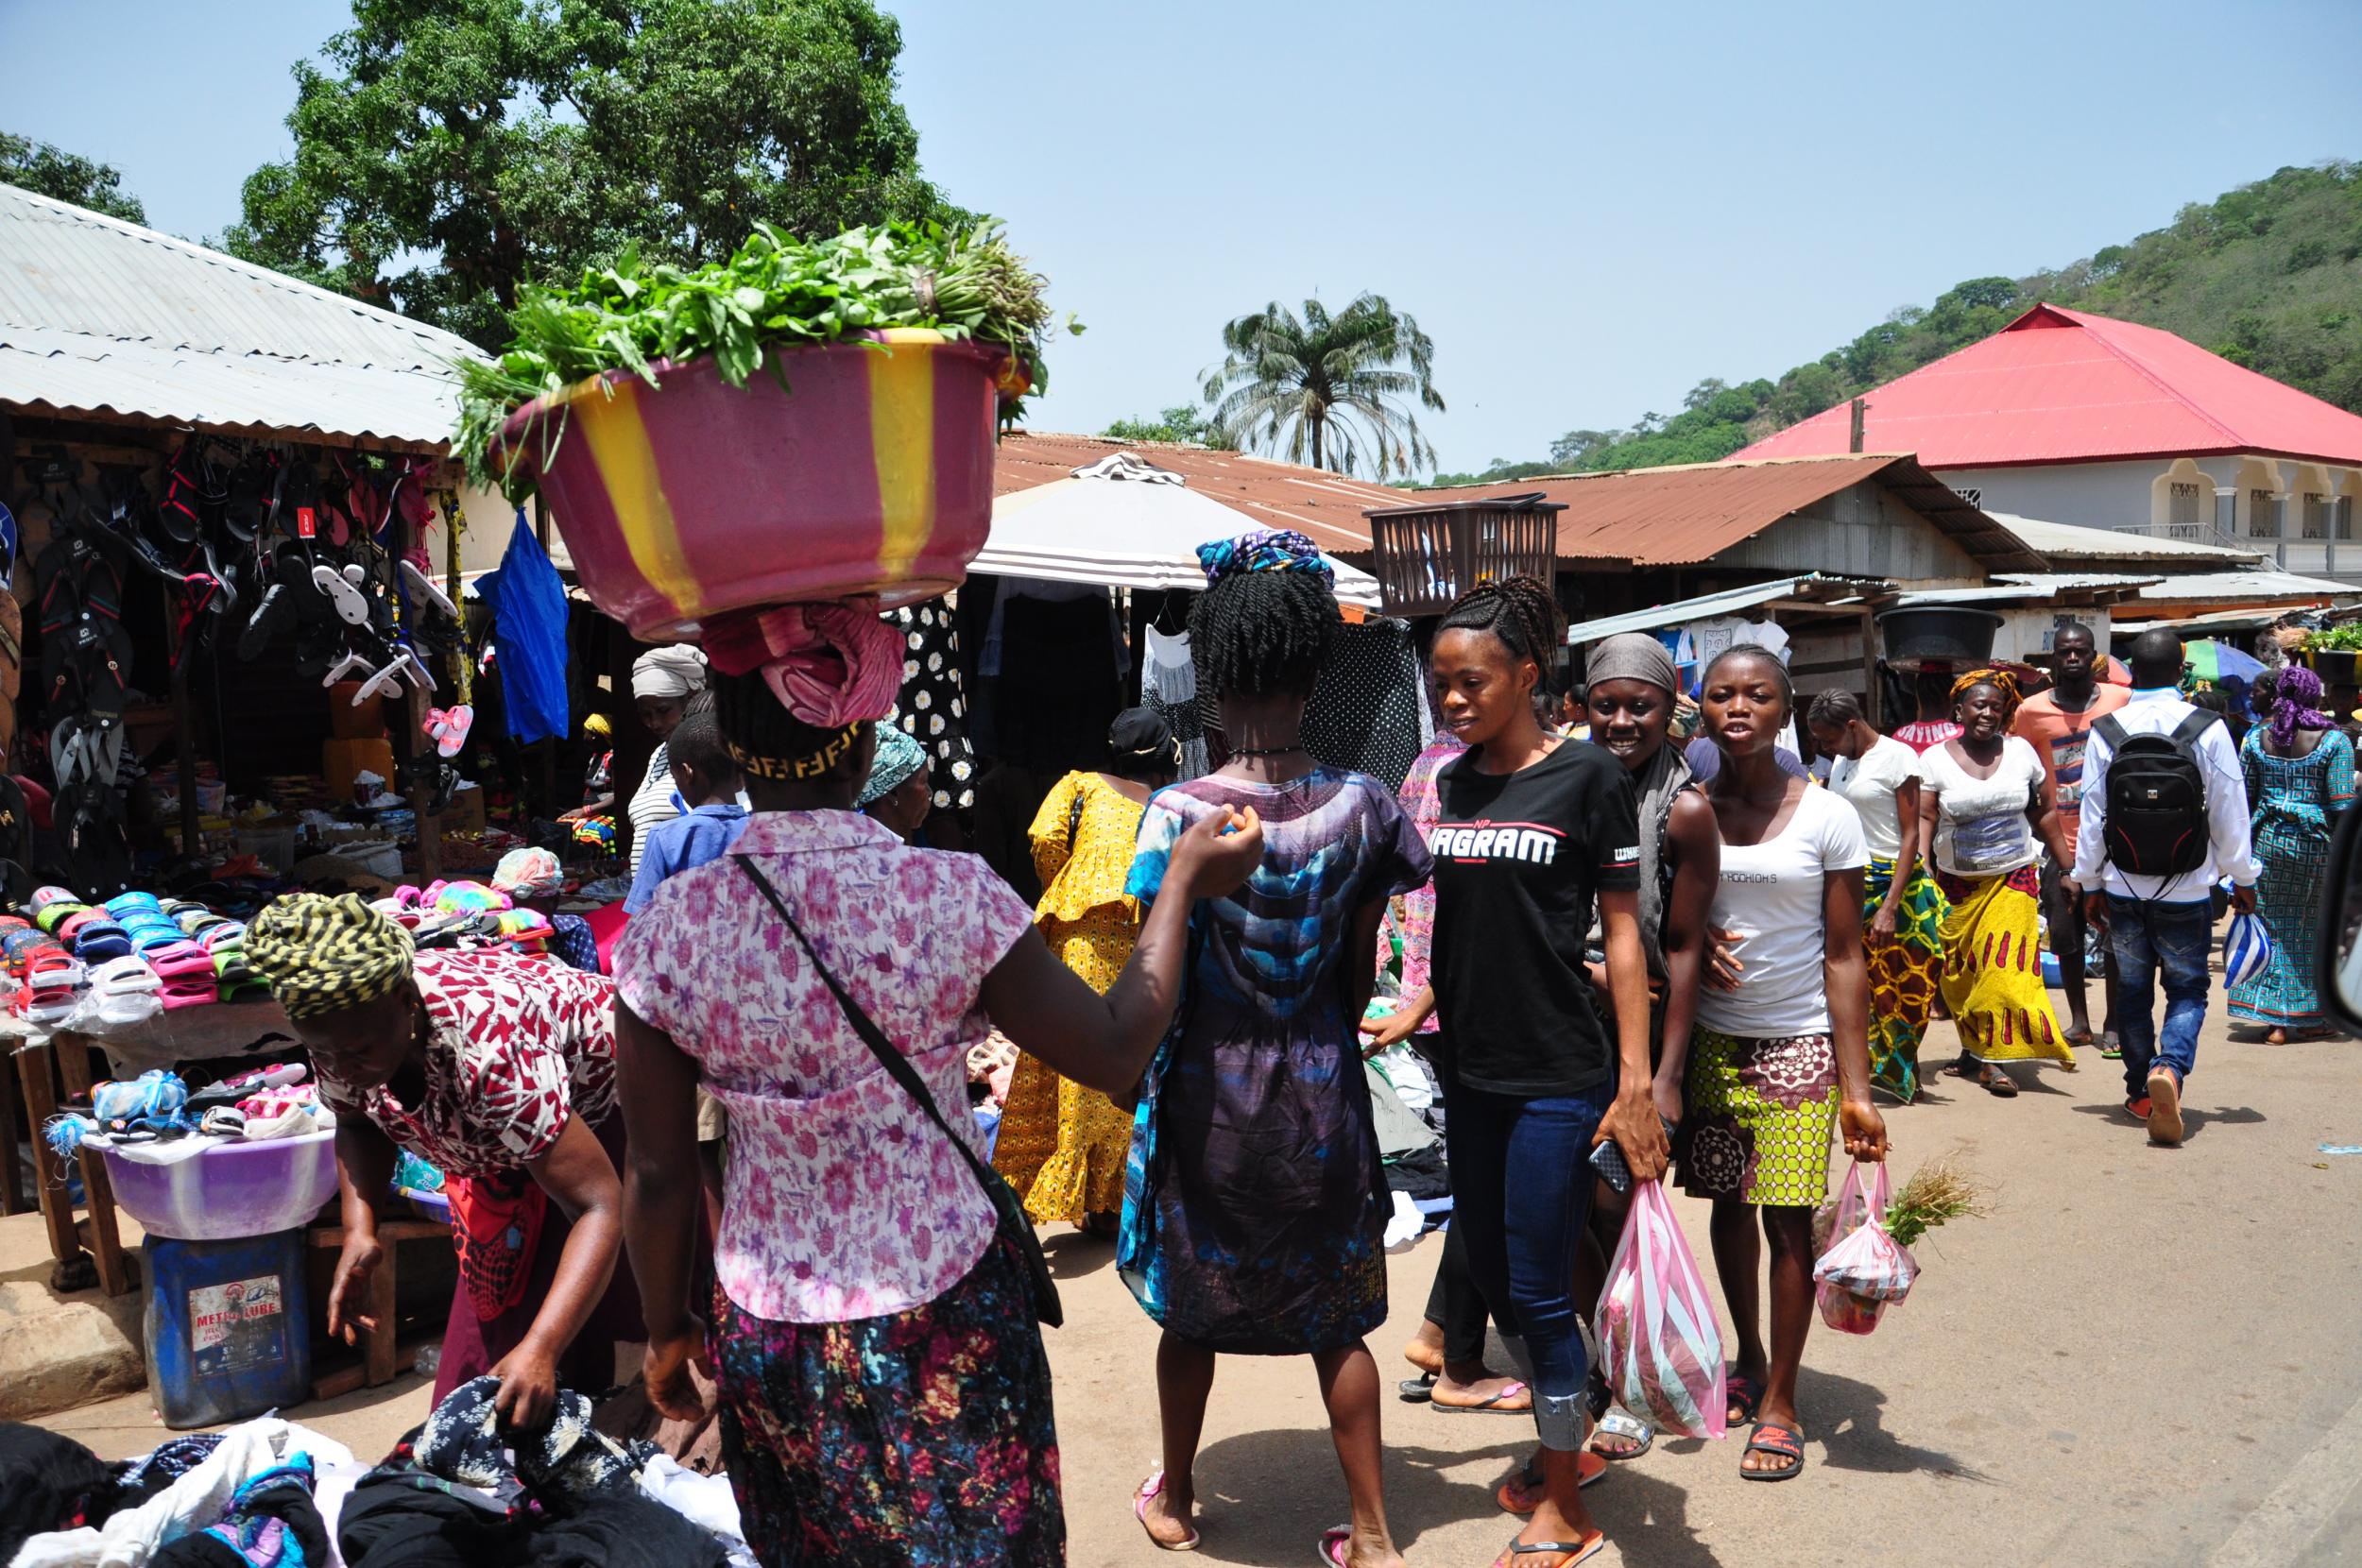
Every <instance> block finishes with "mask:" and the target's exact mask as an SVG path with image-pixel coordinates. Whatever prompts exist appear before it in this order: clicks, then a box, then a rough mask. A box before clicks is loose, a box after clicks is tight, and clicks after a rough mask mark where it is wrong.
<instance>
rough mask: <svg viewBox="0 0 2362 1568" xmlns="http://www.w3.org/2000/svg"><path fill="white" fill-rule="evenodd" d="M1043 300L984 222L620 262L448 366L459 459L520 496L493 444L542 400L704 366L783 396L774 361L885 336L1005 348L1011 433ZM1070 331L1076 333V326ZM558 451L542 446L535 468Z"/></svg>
mask: <svg viewBox="0 0 2362 1568" xmlns="http://www.w3.org/2000/svg"><path fill="white" fill-rule="evenodd" d="M1042 285H1043V279H1042V277H1041V275H1040V274H1038V273H1036V272H1035V271H1033V270H1032V269H1031V268H1030V267H1029V266H1027V265H1026V264H1025V260H1024V258H1023V257H1021V256H1018V254H1016V253H1015V252H1014V251H1012V250H1011V249H1010V248H1009V247H1008V242H1007V241H1006V240H1005V239H1004V238H1002V236H1001V229H1000V226H999V225H998V224H997V223H992V222H984V223H981V224H978V225H976V226H975V227H973V228H967V229H959V230H951V229H946V228H944V227H943V226H942V225H940V224H933V223H930V224H926V225H923V226H920V225H913V224H903V223H897V224H890V225H887V226H884V227H882V228H875V229H854V230H847V232H845V233H842V234H838V235H836V236H835V237H833V238H831V239H825V240H813V241H805V240H797V239H795V238H792V237H790V236H788V235H785V234H781V233H780V232H779V231H778V230H775V229H773V228H771V227H770V226H769V225H767V224H757V225H756V226H755V232H754V233H753V234H752V235H750V236H749V237H748V238H747V241H746V243H745V245H743V246H741V247H739V248H738V251H737V253H736V254H734V255H732V256H731V257H730V259H729V260H728V261H727V262H719V263H715V264H711V265H708V266H700V267H693V268H692V267H680V266H675V265H671V264H647V263H643V262H642V261H641V260H640V258H639V255H638V253H637V252H636V251H631V250H627V251H625V254H624V255H623V256H621V257H620V258H618V259H617V261H616V263H615V264H614V265H612V266H608V267H602V268H598V269H596V270H593V271H590V272H586V273H584V274H583V276H582V280H581V281H580V282H579V283H577V284H575V285H574V286H573V287H572V288H552V287H543V286H540V285H538V284H531V283H528V284H526V285H525V286H524V287H523V288H522V289H521V290H520V291H519V293H518V298H517V304H516V308H515V309H513V310H511V311H510V312H509V313H508V326H509V331H510V333H511V336H510V341H509V345H508V348H507V349H506V350H505V351H504V352H503V353H502V354H501V356H500V357H499V358H498V359H495V360H491V361H489V362H487V361H483V360H469V361H464V362H461V363H460V364H459V365H458V366H456V368H457V370H458V372H459V379H460V395H459V423H458V428H457V429H456V431H455V432H454V435H453V443H454V447H455V448H456V450H457V453H458V455H459V457H460V459H461V460H462V461H463V462H464V463H465V464H466V465H467V469H468V472H469V474H470V476H471V478H473V479H475V480H477V481H478V482H479V483H483V484H488V485H499V486H503V487H505V488H508V489H509V490H510V491H511V493H512V494H513V493H514V492H515V490H516V489H518V488H520V487H522V484H529V477H528V476H524V475H522V474H520V475H519V476H518V482H512V481H511V479H510V477H509V470H510V469H511V464H510V462H509V461H508V458H507V455H506V454H505V453H503V452H501V451H500V450H499V448H500V434H501V428H502V426H504V425H505V424H506V423H507V421H508V418H509V417H510V416H511V415H513V414H514V413H516V411H517V410H518V409H520V408H522V407H523V406H524V405H525V404H526V403H528V402H530V401H533V400H534V399H536V398H541V397H547V396H550V395H552V394H555V393H557V392H561V391H563V390H565V389H566V388H567V387H569V386H572V385H573V384H574V383H577V382H581V381H585V380H588V379H589V378H590V377H592V376H596V375H600V374H603V373H605V372H607V371H610V370H620V371H626V372H628V373H630V374H632V375H635V376H638V377H640V378H641V379H642V380H643V381H645V382H647V383H648V384H649V385H651V386H655V385H658V384H659V372H660V370H662V369H664V368H668V367H669V366H673V365H679V364H684V363H686V362H688V361H690V360H693V359H697V358H700V357H702V356H707V355H710V356H711V357H712V360H713V363H714V367H715V369H716V370H717V371H718V372H719V373H720V374H721V376H722V378H723V379H724V380H725V381H727V382H728V383H730V384H731V385H732V386H743V385H745V383H746V378H747V377H749V376H751V375H753V374H754V372H755V370H756V369H757V368H758V367H759V366H768V368H769V369H770V372H771V374H772V375H773V376H774V377H775V378H778V380H779V384H780V386H781V387H782V388H785V387H786V386H787V381H786V377H785V374H784V372H783V371H782V370H781V368H780V366H779V362H778V360H777V359H776V358H774V357H773V356H772V355H771V353H770V351H769V350H770V349H773V348H774V347H789V348H793V347H796V346H797V345H800V344H813V343H835V342H838V341H841V340H843V339H845V338H848V337H852V336H854V335H855V334H857V333H859V332H866V331H870V330H873V329H880V328H889V327H928V328H933V330H935V331H937V332H941V333H943V334H944V336H946V337H949V338H954V339H970V338H972V339H975V340H977V341H979V342H984V343H996V344H1000V345H1001V346H1003V347H1005V348H1007V349H1009V350H1010V351H1011V353H1012V355H1013V356H1014V358H1015V361H1016V363H1015V365H1014V366H1013V367H1012V368H1011V369H1010V370H1009V371H1007V372H1005V373H1004V374H1003V376H1002V378H1001V393H1002V415H1003V418H1014V417H1015V415H1016V413H1017V411H1018V407H1019V406H1020V401H1021V400H1022V398H1023V397H1024V396H1025V394H1027V393H1028V392H1036V391H1040V390H1041V389H1043V388H1044V387H1045V386H1046V385H1047V384H1048V377H1047V374H1046V372H1045V370H1044V367H1043V364H1042V351H1041V350H1042V345H1043V344H1044V342H1046V341H1047V339H1048V338H1049V336H1050V332H1051V318H1050V307H1049V305H1048V303H1047V302H1046V301H1045V300H1044V299H1043V298H1042ZM1066 325H1067V330H1068V331H1070V332H1081V331H1082V328H1081V326H1080V325H1079V324H1077V323H1076V322H1074V321H1073V320H1072V319H1071V318H1070V319H1069V320H1068V322H1067V324H1066ZM560 434H561V435H562V431H561V432H560ZM556 438H557V437H556V436H549V437H546V438H545V441H546V445H547V447H548V450H546V451H544V452H541V454H540V455H541V459H542V461H543V462H545V463H546V462H547V461H548V459H549V457H550V456H551V455H553V453H554V452H555V450H556Z"/></svg>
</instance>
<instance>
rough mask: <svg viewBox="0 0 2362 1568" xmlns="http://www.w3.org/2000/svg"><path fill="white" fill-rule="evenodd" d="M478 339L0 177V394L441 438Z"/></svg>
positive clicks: (299, 427) (255, 426) (320, 429)
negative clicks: (457, 372)
mask: <svg viewBox="0 0 2362 1568" xmlns="http://www.w3.org/2000/svg"><path fill="white" fill-rule="evenodd" d="M478 357H481V356H480V355H479V354H478V353H477V350H476V349H474V347H473V346H471V344H469V343H468V342H467V340H466V339H464V338H460V337H456V336H454V335H453V334H452V333H450V332H442V331H439V330H437V329H436V328H433V327H429V326H425V325H422V324H421V323H419V322H416V321H411V320H408V319H406V318H404V317H402V316H400V315H394V314H393V313H392V312H390V311H383V310H379V309H377V308H376V307H374V306H371V305H365V304H363V303H361V302H360V301H359V300H356V299H348V298H343V297H342V296H340V295H334V294H330V293H328V292H327V291H326V290H324V289H317V288H314V287H312V286H311V285H310V284H308V283H300V282H298V281H295V280H294V279H292V278H287V277H283V276H282V275H281V274H279V273H276V272H272V271H270V270H269V269H268V268H266V267H260V266H255V265H252V264H248V263H246V262H241V261H239V260H237V259H236V258H235V257H231V256H225V255H222V254H221V253H219V252H218V251H213V250H208V249H206V248H205V247H202V246H197V245H191V244H190V243H189V242H188V241H186V240H179V239H174V238H173V237H172V236H171V235H169V234H159V233H157V232H155V231H154V230H147V229H142V228H139V227H138V226H137V225H134V224H128V223H123V222H119V221H117V220H116V219H113V218H110V217H104V216H101V215H100V214H98V213H90V212H85V211H83V210H82V209H81V208H78V207H73V206H69V205H67V204H66V203H64V202H61V201H52V200H50V199H49V198H47V197H45V196H35V195H33V194H32V193H31V192H29V191H22V190H18V189H16V188H15V187H14V186H9V185H0V401H6V402H10V403H20V404H26V405H29V406H32V407H35V408H41V409H46V410H56V411H58V412H60V413H68V414H74V413H81V414H106V413H111V414H118V415H124V416H128V417H130V418H142V419H156V420H167V421H170V422H173V423H176V424H191V425H203V426H212V427H216V428H222V429H228V430H237V431H245V432H250V433H257V434H261V433H271V434H281V435H290V436H297V437H310V438H315V439H317V438H335V439H343V440H369V439H374V440H378V441H385V442H402V443H404V444H409V445H431V446H435V447H437V448H440V447H441V446H442V445H443V444H444V443H445V442H446V441H448V440H449V439H450V435H451V428H452V421H453V418H454V414H455V412H456V403H455V401H454V392H455V388H456V383H455V381H454V377H453V375H452V372H451V369H450V362H451V361H452V360H454V359H455V358H478Z"/></svg>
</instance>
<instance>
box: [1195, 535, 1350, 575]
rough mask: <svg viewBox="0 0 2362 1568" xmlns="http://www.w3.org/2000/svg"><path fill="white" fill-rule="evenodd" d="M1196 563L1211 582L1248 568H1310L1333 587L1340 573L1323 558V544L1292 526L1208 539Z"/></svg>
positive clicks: (1261, 569)
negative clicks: (1230, 537)
mask: <svg viewBox="0 0 2362 1568" xmlns="http://www.w3.org/2000/svg"><path fill="white" fill-rule="evenodd" d="M1197 564H1198V565H1199V566H1201V567H1204V568H1205V569H1206V581H1207V583H1208V584H1211V583H1215V582H1219V581H1220V580H1221V579H1223V578H1224V577H1235V576H1238V575H1240V574H1241V573H1242V572H1248V571H1309V572H1312V573H1315V574H1316V575H1318V576H1319V578H1320V579H1321V581H1322V582H1324V583H1327V584H1330V585H1331V586H1334V585H1335V583H1336V581H1337V572H1336V570H1335V569H1334V568H1332V567H1331V566H1330V565H1329V564H1328V563H1327V562H1326V560H1324V559H1322V557H1321V547H1320V546H1319V545H1317V544H1314V543H1313V542H1312V541H1311V540H1310V539H1308V538H1306V537H1304V536H1303V535H1301V534H1299V533H1297V532H1296V531H1295V530H1293V529H1292V528H1258V529H1257V530H1256V531H1255V532H1254V533H1252V534H1241V535H1240V536H1239V537H1237V538H1235V539H1209V540H1207V542H1206V543H1204V544H1201V545H1199V546H1198V547H1197Z"/></svg>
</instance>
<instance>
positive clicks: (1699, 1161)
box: [1674, 1024, 1838, 1208]
mask: <svg viewBox="0 0 2362 1568" xmlns="http://www.w3.org/2000/svg"><path fill="white" fill-rule="evenodd" d="M1687 1082H1688V1087H1687V1114H1686V1116H1684V1117H1683V1118H1682V1125H1681V1132H1680V1133H1679V1135H1678V1136H1677V1137H1676V1138H1675V1140H1674V1152H1675V1154H1676V1156H1677V1158H1678V1160H1679V1162H1680V1174H1681V1185H1682V1190H1683V1191H1685V1192H1686V1193H1688V1194H1689V1195H1690V1196H1691V1197H1693V1198H1736V1199H1737V1200H1739V1201H1740V1202H1748V1203H1757V1204H1762V1205H1764V1206H1766V1207H1770V1208H1812V1207H1814V1206H1816V1205H1818V1204H1819V1203H1820V1202H1822V1200H1823V1199H1825V1198H1826V1197H1828V1195H1829V1138H1830V1131H1831V1129H1833V1128H1834V1127H1835V1126H1836V1125H1837V1098H1838V1090H1837V1052H1836V1050H1835V1049H1834V1048H1832V1047H1831V1045H1830V1041H1829V1036H1827V1035H1825V1034H1799V1035H1794V1036H1791V1037H1789V1038H1787V1039H1750V1038H1743V1037H1740V1036H1737V1035H1730V1034H1725V1033H1723V1032H1722V1031H1720V1030H1713V1029H1708V1028H1706V1027H1705V1026H1704V1025H1703V1024H1700V1025H1699V1026H1698V1027H1697V1029H1696V1031H1694V1032H1693V1033H1692V1034H1691V1036H1690V1044H1689V1076H1688V1081H1687Z"/></svg>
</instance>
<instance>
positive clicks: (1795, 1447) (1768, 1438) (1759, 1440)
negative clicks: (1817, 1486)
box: [1738, 1421, 1805, 1481]
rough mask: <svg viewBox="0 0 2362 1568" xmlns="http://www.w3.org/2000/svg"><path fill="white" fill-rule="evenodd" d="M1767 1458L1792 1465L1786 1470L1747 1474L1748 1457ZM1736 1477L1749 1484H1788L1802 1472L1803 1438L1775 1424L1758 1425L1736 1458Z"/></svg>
mask: <svg viewBox="0 0 2362 1568" xmlns="http://www.w3.org/2000/svg"><path fill="white" fill-rule="evenodd" d="M1750 1454H1770V1455H1772V1456H1773V1457H1776V1458H1782V1459H1789V1460H1793V1461H1794V1462H1793V1463H1791V1464H1790V1465H1789V1467H1788V1468H1787V1469H1786V1470H1749V1469H1748V1468H1747V1456H1748V1455H1750ZM1738 1458H1739V1470H1738V1474H1739V1475H1740V1476H1741V1477H1742V1478H1743V1479H1745V1480H1750V1481H1789V1480H1793V1479H1795V1477H1796V1476H1797V1475H1799V1474H1802V1473H1803V1471H1804V1468H1805V1434H1804V1433H1803V1431H1802V1430H1800V1429H1799V1428H1797V1427H1793V1426H1789V1425H1785V1424H1783V1423H1779V1422H1776V1421H1759V1422H1757V1423H1755V1428H1754V1431H1752V1432H1750V1433H1748V1434H1747V1446H1746V1447H1745V1448H1744V1449H1742V1450H1741V1451H1740V1453H1739V1456H1738Z"/></svg>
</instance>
